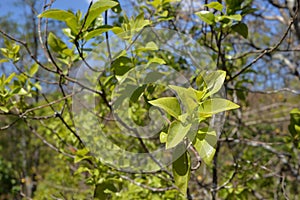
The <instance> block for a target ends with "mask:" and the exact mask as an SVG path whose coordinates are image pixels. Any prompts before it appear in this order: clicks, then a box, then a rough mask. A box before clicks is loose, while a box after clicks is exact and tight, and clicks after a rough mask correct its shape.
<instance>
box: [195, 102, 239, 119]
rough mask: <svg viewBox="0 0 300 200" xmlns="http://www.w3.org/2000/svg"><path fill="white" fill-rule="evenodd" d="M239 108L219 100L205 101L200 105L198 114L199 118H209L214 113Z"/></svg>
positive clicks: (231, 103)
mask: <svg viewBox="0 0 300 200" xmlns="http://www.w3.org/2000/svg"><path fill="white" fill-rule="evenodd" d="M239 107H240V106H239V105H237V104H235V103H233V102H231V101H229V100H227V99H221V98H213V99H207V100H205V101H204V102H203V103H201V104H200V106H199V109H198V112H199V115H200V116H211V115H213V114H216V113H220V112H223V111H226V110H232V109H237V108H239Z"/></svg>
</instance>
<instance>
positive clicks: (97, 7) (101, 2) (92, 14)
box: [84, 0, 118, 28]
mask: <svg viewBox="0 0 300 200" xmlns="http://www.w3.org/2000/svg"><path fill="white" fill-rule="evenodd" d="M116 5H118V2H115V1H111V0H98V1H96V2H95V3H94V4H93V5H92V6H91V8H90V10H89V12H88V13H87V18H86V20H85V24H84V28H87V27H89V26H90V25H91V23H92V22H93V21H94V20H95V19H96V18H97V17H98V16H100V15H101V14H102V13H103V12H105V11H106V10H108V9H110V8H112V7H114V6H116Z"/></svg>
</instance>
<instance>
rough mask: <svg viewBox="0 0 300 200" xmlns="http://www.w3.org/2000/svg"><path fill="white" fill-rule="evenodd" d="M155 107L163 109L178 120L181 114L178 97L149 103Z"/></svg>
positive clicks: (163, 98) (164, 98)
mask: <svg viewBox="0 0 300 200" xmlns="http://www.w3.org/2000/svg"><path fill="white" fill-rule="evenodd" d="M149 103H150V104H151V105H153V106H156V107H159V108H161V109H163V110H164V111H165V112H166V113H168V114H169V115H171V116H173V117H175V118H176V119H177V118H178V116H179V115H180V114H181V108H180V104H179V102H178V100H177V98H176V97H162V98H159V99H156V100H152V101H149Z"/></svg>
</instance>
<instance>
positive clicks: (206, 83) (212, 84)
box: [196, 70, 226, 99]
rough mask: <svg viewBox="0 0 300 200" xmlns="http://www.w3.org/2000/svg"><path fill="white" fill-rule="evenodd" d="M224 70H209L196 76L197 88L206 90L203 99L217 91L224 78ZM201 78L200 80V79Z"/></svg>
mask: <svg viewBox="0 0 300 200" xmlns="http://www.w3.org/2000/svg"><path fill="white" fill-rule="evenodd" d="M225 77H226V72H225V71H222V70H218V71H214V72H211V73H210V74H202V75H200V76H199V78H197V80H196V81H197V85H198V87H199V90H204V91H206V94H205V95H204V97H203V99H205V98H207V97H209V96H211V95H213V94H215V93H217V92H218V91H219V90H220V89H221V87H222V85H223V83H224V80H225ZM200 79H201V80H200Z"/></svg>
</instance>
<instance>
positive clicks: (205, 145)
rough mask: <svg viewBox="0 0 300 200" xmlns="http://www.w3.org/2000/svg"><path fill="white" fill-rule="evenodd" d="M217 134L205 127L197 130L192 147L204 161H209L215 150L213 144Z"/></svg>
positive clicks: (215, 141)
mask: <svg viewBox="0 0 300 200" xmlns="http://www.w3.org/2000/svg"><path fill="white" fill-rule="evenodd" d="M216 143H217V136H216V132H215V131H210V130H208V129H207V128H206V129H201V130H199V131H198V133H197V136H196V139H195V143H194V147H195V148H196V150H197V152H198V153H199V156H200V158H201V159H202V160H203V161H204V162H205V163H206V164H208V163H210V162H211V160H212V159H213V156H214V154H215V152H216V150H215V145H216Z"/></svg>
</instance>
